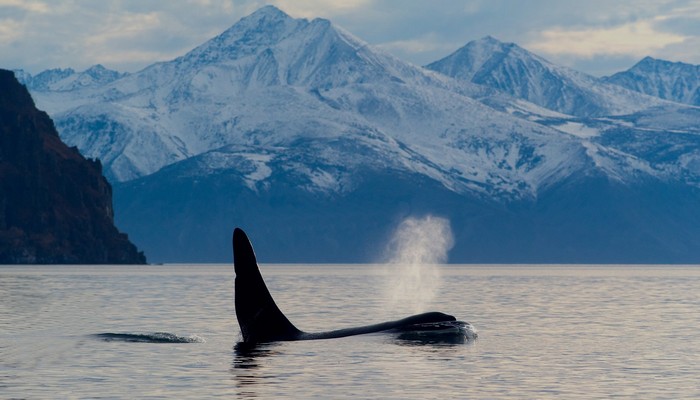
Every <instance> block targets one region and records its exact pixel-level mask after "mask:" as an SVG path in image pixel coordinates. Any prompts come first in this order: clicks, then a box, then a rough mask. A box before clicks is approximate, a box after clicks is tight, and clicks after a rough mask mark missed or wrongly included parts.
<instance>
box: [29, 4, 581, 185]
mask: <svg viewBox="0 0 700 400" xmlns="http://www.w3.org/2000/svg"><path fill="white" fill-rule="evenodd" d="M487 92H488V91H485V90H483V89H482V88H479V87H477V86H475V85H472V84H470V83H464V82H459V81H455V80H453V79H450V78H447V77H444V76H441V75H438V74H435V73H432V72H429V71H426V70H423V69H421V68H419V67H416V66H413V65H410V64H408V63H405V62H402V61H400V60H398V59H396V58H395V57H393V56H391V55H389V54H386V53H383V52H380V51H377V50H375V49H373V48H371V47H370V46H368V45H367V44H366V43H364V42H362V41H361V40H359V39H357V38H355V37H353V36H352V35H350V34H349V33H347V32H346V31H344V30H342V29H340V28H338V27H336V26H334V25H333V24H331V23H330V22H329V21H327V20H324V19H315V20H313V21H308V20H305V19H293V18H291V17H289V16H288V15H286V14H285V13H283V12H282V11H280V10H279V9H277V8H274V7H271V6H268V7H264V8H262V9H261V10H259V11H257V12H255V13H254V14H252V15H250V16H249V17H246V18H244V19H242V20H241V21H240V22H239V23H237V24H235V25H234V26H233V27H232V28H230V29H229V30H227V31H226V32H224V33H222V34H221V35H219V36H218V37H216V38H214V39H212V40H210V41H208V42H207V43H204V44H203V45H201V46H199V47H197V48H196V49H194V50H192V51H191V52H189V53H188V54H186V55H184V56H182V57H180V58H177V59H175V60H173V61H170V62H165V63H159V64H155V65H153V66H150V67H148V68H146V69H144V70H143V71H141V72H138V73H135V74H131V75H129V76H126V77H124V78H122V79H119V80H116V81H114V82H112V83H110V84H107V85H104V86H102V87H99V88H92V87H91V88H86V89H84V90H80V91H74V92H69V93H68V94H66V93H63V92H57V91H54V92H45V93H41V92H38V93H36V97H37V102H38V104H39V106H40V107H43V108H45V109H46V110H48V112H49V113H51V114H52V115H53V116H54V118H55V119H56V123H57V126H58V127H59V129H60V131H61V134H62V137H63V138H64V140H66V142H68V143H70V144H72V145H77V146H78V148H80V149H81V151H83V152H84V153H85V154H87V155H89V156H91V157H99V158H100V159H101V160H102V162H103V164H104V165H105V167H106V170H107V171H108V172H107V174H108V176H111V178H112V179H114V180H117V181H125V180H130V179H133V178H136V177H139V176H144V175H148V174H151V173H153V172H155V171H157V170H158V169H160V168H162V167H163V166H166V165H169V164H171V163H173V162H176V161H179V160H184V159H187V158H189V157H192V156H195V155H198V154H202V153H204V152H207V151H210V150H213V149H216V148H219V147H222V146H226V145H230V144H236V145H239V146H240V145H248V146H266V147H269V148H281V149H284V148H287V147H289V146H290V144H291V143H294V142H296V141H297V140H299V139H301V138H316V139H338V138H344V139H347V138H349V137H352V138H354V140H356V141H358V142H361V143H372V144H373V146H374V147H375V148H376V149H377V151H380V152H382V153H386V154H393V155H394V160H393V162H394V163H395V164H397V165H402V166H403V168H405V169H409V170H413V171H420V172H421V173H424V174H427V175H429V176H431V177H432V178H433V179H436V180H438V181H440V182H442V183H443V184H444V185H445V186H446V187H448V188H450V189H452V190H456V191H465V190H475V191H480V192H483V193H496V192H498V193H502V194H504V195H506V196H515V197H519V196H533V195H534V194H535V193H536V191H537V189H538V188H539V187H540V186H542V185H546V184H547V182H549V181H552V180H556V179H555V177H557V176H559V175H562V174H563V175H566V174H568V173H570V172H571V171H573V170H575V169H576V168H579V167H581V166H582V165H584V164H585V163H586V162H588V161H589V160H588V159H587V158H586V157H585V154H586V150H585V147H584V146H583V145H582V144H581V143H579V142H578V140H576V139H575V138H574V137H572V136H571V135H568V134H565V133H562V132H561V131H558V130H556V129H552V128H549V127H547V126H544V125H541V124H536V123H533V122H531V121H528V120H526V119H523V118H519V117H515V116H512V115H510V114H509V113H507V112H503V111H499V110H496V109H494V108H492V107H489V106H487V105H485V104H483V103H482V102H480V101H477V100H475V99H473V98H472V97H470V95H472V96H483V95H484V94H485V93H487ZM511 108H512V109H514V110H517V109H521V108H523V107H520V106H518V105H517V104H512V105H511ZM528 108H530V109H532V108H536V107H534V106H528ZM339 162H341V161H339ZM577 165H578V167H577ZM334 179H341V177H337V176H336V177H334Z"/></svg>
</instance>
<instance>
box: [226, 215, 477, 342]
mask: <svg viewBox="0 0 700 400" xmlns="http://www.w3.org/2000/svg"><path fill="white" fill-rule="evenodd" d="M232 242H233V264H234V270H235V273H236V279H235V284H234V285H235V288H234V289H235V294H234V298H235V305H236V318H237V319H238V325H239V326H240V329H241V334H242V336H243V344H256V343H268V342H277V341H293V340H316V339H334V338H342V337H346V336H354V335H363V334H368V333H377V332H397V333H399V337H401V336H402V335H403V337H405V338H407V339H419V340H420V339H421V338H426V337H427V338H433V339H434V338H436V337H441V336H442V338H443V339H444V336H445V335H447V336H448V337H450V338H451V339H450V340H449V341H450V342H453V340H454V339H455V338H457V339H461V340H459V341H460V342H462V343H463V342H465V341H467V340H470V339H474V338H476V332H475V331H474V330H473V328H472V327H471V325H470V324H469V323H467V322H463V321H457V319H456V318H455V317H454V316H452V315H448V314H444V313H441V312H427V313H423V314H418V315H413V316H410V317H406V318H403V319H399V320H396V321H388V322H382V323H378V324H374V325H366V326H359V327H354V328H345V329H338V330H333V331H328V332H316V333H310V332H304V331H302V330H300V329H298V328H297V327H296V326H294V324H292V323H291V322H290V321H289V319H287V317H286V316H285V315H284V314H283V313H282V311H280V309H279V307H277V304H275V301H274V300H273V299H272V295H270V291H269V290H268V289H267V286H266V285H265V281H264V280H263V278H262V275H261V274H260V268H259V267H258V263H257V259H256V257H255V252H254V250H253V246H252V244H251V243H250V240H249V239H248V236H247V235H246V234H245V232H243V230H242V229H240V228H235V229H234V231H233V240H232Z"/></svg>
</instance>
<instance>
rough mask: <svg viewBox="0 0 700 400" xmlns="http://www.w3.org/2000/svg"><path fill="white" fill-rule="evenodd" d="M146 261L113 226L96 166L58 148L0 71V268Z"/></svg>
mask: <svg viewBox="0 0 700 400" xmlns="http://www.w3.org/2000/svg"><path fill="white" fill-rule="evenodd" d="M145 262H146V258H145V256H144V254H143V253H142V252H139V251H138V250H137V248H136V247H135V246H134V245H133V244H132V243H131V242H130V241H129V239H128V237H127V235H125V234H123V233H120V232H119V231H118V230H117V228H116V227H115V226H114V212H113V210H112V187H111V186H110V184H109V183H108V182H107V180H106V179H105V178H104V177H103V175H102V165H101V163H100V161H99V160H89V159H85V158H84V157H83V156H82V155H81V154H80V153H79V152H78V150H77V149H76V148H74V147H73V148H70V147H68V146H67V145H65V144H64V143H63V142H62V141H61V139H60V138H59V137H58V134H57V132H56V129H55V127H54V124H53V122H52V120H51V119H50V118H49V116H48V115H47V114H46V113H44V112H42V111H39V110H37V109H36V107H35V105H34V101H33V100H32V98H31V96H30V95H29V92H28V91H27V89H26V88H25V87H24V86H22V85H21V84H20V83H19V82H17V80H16V79H15V76H14V74H13V73H12V72H11V71H6V70H0V263H2V264H27V263H37V264H139V263H145Z"/></svg>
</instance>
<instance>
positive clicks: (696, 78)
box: [605, 57, 700, 106]
mask: <svg viewBox="0 0 700 400" xmlns="http://www.w3.org/2000/svg"><path fill="white" fill-rule="evenodd" d="M605 81H606V82H610V83H614V84H617V85H620V86H623V87H626V88H627V89H631V90H635V91H637V92H641V93H645V94H648V95H651V96H656V97H660V98H662V99H666V100H672V101H677V102H679V103H686V104H692V105H696V106H700V65H692V64H686V63H681V62H671V61H666V60H657V59H654V58H651V57H645V58H644V59H643V60H642V61H640V62H638V63H637V64H636V65H635V66H633V67H632V68H630V69H628V70H627V71H623V72H618V73H616V74H614V75H612V76H610V77H608V78H605Z"/></svg>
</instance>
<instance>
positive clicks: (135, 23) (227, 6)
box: [0, 0, 700, 76]
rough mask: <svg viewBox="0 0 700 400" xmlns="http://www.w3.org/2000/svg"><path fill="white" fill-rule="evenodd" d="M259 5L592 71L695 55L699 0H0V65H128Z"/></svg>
mask: <svg viewBox="0 0 700 400" xmlns="http://www.w3.org/2000/svg"><path fill="white" fill-rule="evenodd" d="M267 4H272V5H275V6H277V7H278V8H280V9H281V10H283V11H284V12H286V13H287V14H289V15H290V16H292V17H295V18H309V19H313V18H317V17H320V18H327V19H330V20H331V21H332V22H333V23H335V24H336V25H338V26H341V27H342V28H345V29H346V30H348V31H350V32H351V33H353V34H354V35H355V36H357V37H358V38H360V39H362V40H364V41H366V42H368V43H369V44H371V45H374V46H377V47H379V48H381V49H383V50H385V51H388V52H390V53H392V54H394V55H395V56H397V57H399V58H401V59H403V60H405V61H409V62H412V63H414V64H417V65H426V64H428V63H430V62H433V61H437V60H439V59H441V58H443V57H445V56H447V55H449V54H450V53H452V52H454V51H455V50H457V49H459V48H460V47H462V46H464V45H465V44H466V43H468V42H469V41H471V40H476V39H479V38H482V37H484V36H487V35H490V36H493V37H495V38H496V39H498V40H501V41H504V42H514V43H517V44H518V45H520V46H522V47H524V48H526V49H528V50H530V51H532V52H534V53H536V54H538V55H540V56H542V57H544V58H546V59H548V60H549V61H551V62H554V63H556V64H560V65H566V66H568V67H572V68H574V69H577V70H579V71H583V72H586V73H589V74H591V75H594V76H604V75H610V74H613V73H615V72H618V71H622V70H626V69H628V68H630V67H632V66H633V65H634V64H635V63H636V62H638V61H639V60H641V59H642V58H644V57H645V56H652V57H654V58H661V59H665V60H670V61H681V62H686V63H691V64H700V0H677V1H676V0H656V1H652V0H615V1H611V0H586V1H581V0H462V1H457V0H433V1H428V0H420V1H418V0H274V1H259V0H0V68H8V69H24V70H25V71H27V72H29V73H32V74H36V73H38V72H41V71H43V70H45V69H49V68H69V67H70V68H73V69H75V70H77V71H82V70H84V69H87V68H88V67H90V66H92V65H94V64H102V65H104V66H105V67H107V68H110V69H115V70H118V71H122V72H136V71H138V70H140V69H142V68H144V67H146V66H148V65H150V64H152V63H154V62H158V61H168V60H171V59H173V58H175V57H178V56H180V55H183V54H185V53H186V52H187V51H189V50H191V49H193V48H194V47H196V46H198V45H199V44H201V43H203V42H205V41H207V40H208V39H210V38H212V37H214V36H216V35H218V34H219V33H221V32H223V31H224V30H226V29H227V28H229V27H230V26H231V25H233V24H235V23H236V22H237V21H238V20H239V19H241V18H242V17H244V16H246V15H248V14H250V13H252V12H254V11H255V10H256V9H258V8H260V7H262V6H264V5H267Z"/></svg>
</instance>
